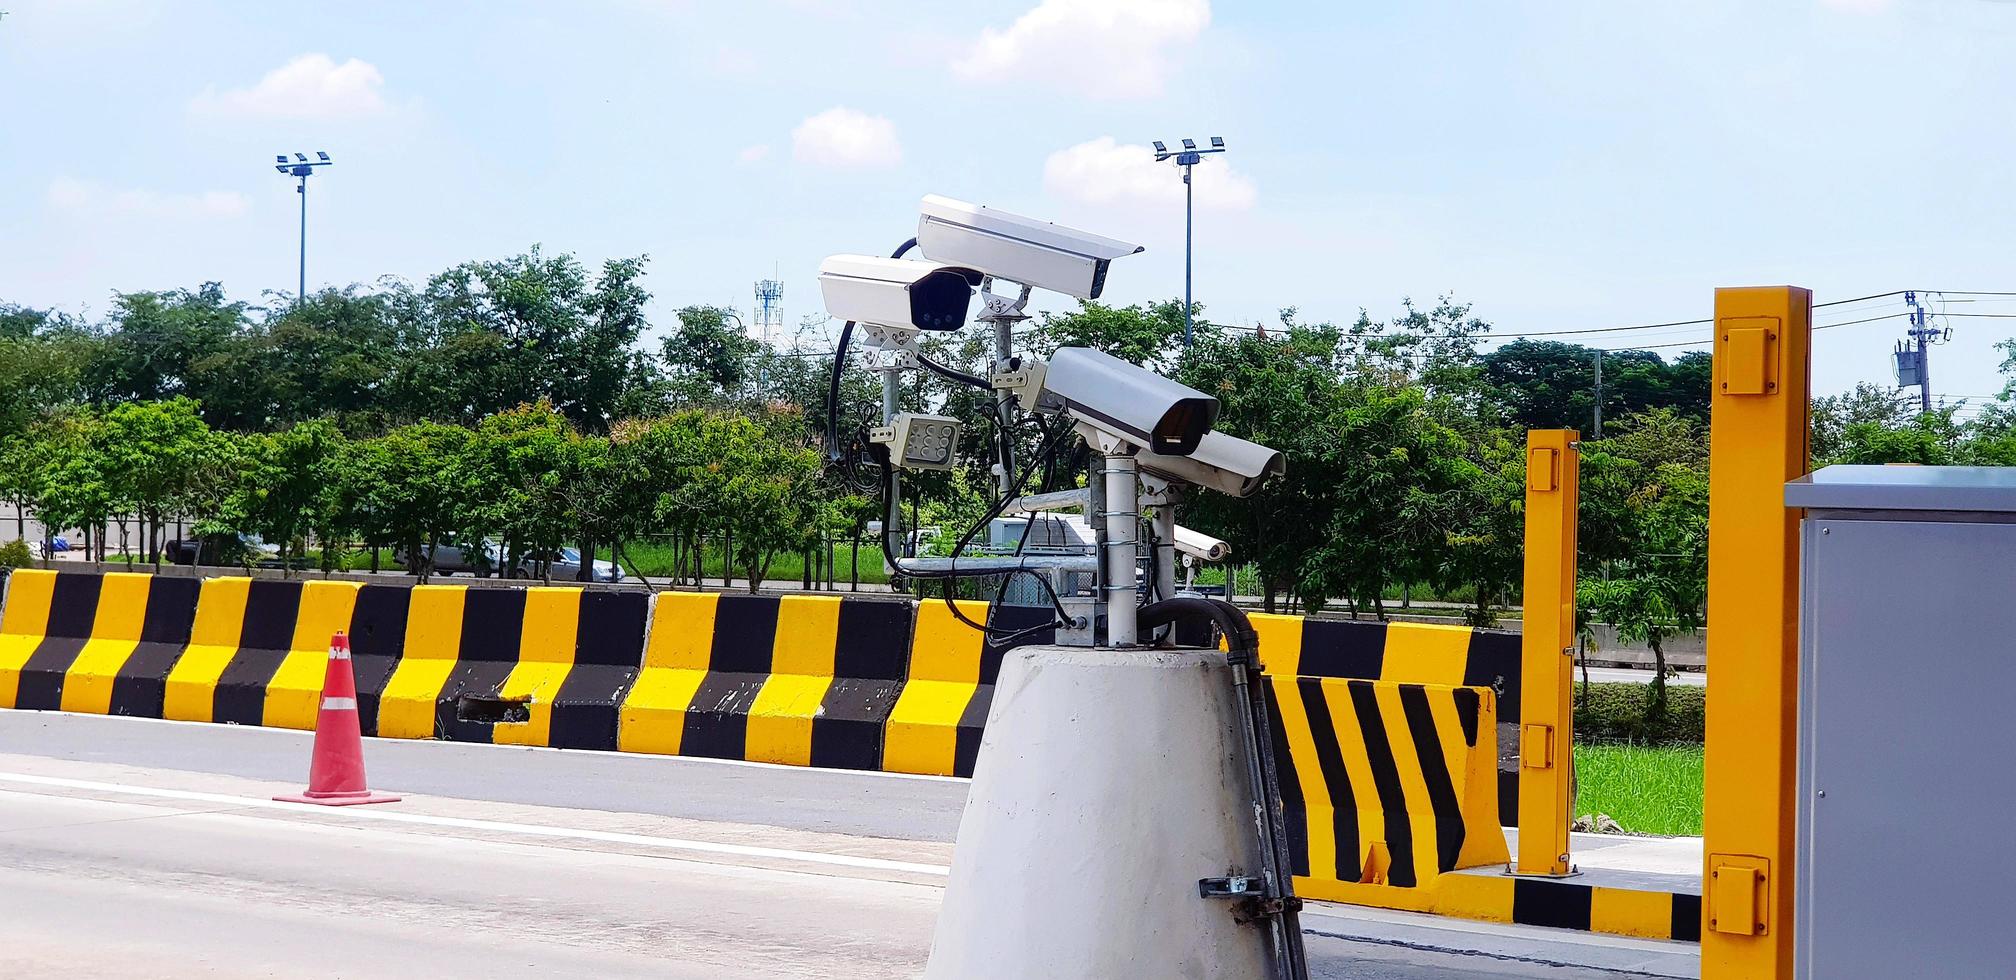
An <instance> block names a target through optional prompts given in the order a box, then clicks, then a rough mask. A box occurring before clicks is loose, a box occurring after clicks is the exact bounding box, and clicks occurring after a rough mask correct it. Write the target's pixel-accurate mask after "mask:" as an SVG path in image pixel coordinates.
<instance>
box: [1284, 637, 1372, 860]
mask: <svg viewBox="0 0 2016 980" xmlns="http://www.w3.org/2000/svg"><path fill="white" fill-rule="evenodd" d="M1262 649H1265V646H1264V645H1263V646H1262ZM1268 681H1269V682H1270V683H1272V684H1273V685H1274V697H1275V700H1276V702H1277V703H1278V704H1279V705H1280V706H1281V730H1282V732H1283V733H1284V734H1286V735H1287V737H1288V758H1289V759H1290V760H1292V761H1293V762H1294V764H1295V781H1296V782H1297V783H1300V784H1301V786H1302V805H1303V809H1304V810H1305V811H1307V813H1308V821H1309V870H1310V872H1311V873H1312V874H1314V875H1316V876H1317V877H1319V878H1330V877H1334V876H1335V875H1336V868H1337V846H1338V845H1337V822H1336V816H1337V806H1336V799H1335V798H1334V797H1332V796H1331V795H1330V787H1329V785H1328V784H1327V783H1325V782H1324V780H1323V764H1322V761H1321V758H1320V757H1319V756H1318V755H1317V752H1316V739H1317V738H1326V739H1334V738H1336V737H1337V732H1336V729H1335V726H1332V727H1331V729H1330V730H1328V731H1324V732H1320V733H1319V732H1317V731H1316V730H1315V728H1314V726H1313V723H1311V722H1310V721H1309V707H1308V705H1306V704H1304V703H1303V701H1302V689H1301V688H1300V687H1298V686H1297V685H1296V678H1294V677H1269V678H1268ZM1325 703H1326V705H1327V703H1328V700H1327V699H1326V700H1325ZM1352 843H1353V846H1355V843H1356V842H1352Z"/></svg>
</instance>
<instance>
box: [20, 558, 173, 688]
mask: <svg viewBox="0 0 2016 980" xmlns="http://www.w3.org/2000/svg"><path fill="white" fill-rule="evenodd" d="M196 586H197V583H196V582H195V581H194V580H192V579H183V578H167V577H156V576H153V575H146V574H137V573H114V574H110V575H103V576H100V575H88V574H67V575H58V574H57V573H55V572H51V571H44V570H40V569H21V570H18V571H16V572H14V573H13V574H12V575H11V576H10V577H9V581H8V593H7V607H6V612H5V615H4V618H0V707H6V708H32V709H37V710H43V711H57V710H61V711H77V712H87V713H91V714H101V715H103V714H114V715H137V716H140V717H146V718H158V717H160V716H161V701H162V691H163V686H164V684H165V682H166V680H167V677H168V671H169V668H171V667H172V666H174V663H175V660H176V658H177V657H179V656H180V655H181V653H182V648H183V647H184V646H186V645H187V644H188V642H189V630H190V626H191V624H192V623H193V621H194V619H195V615H196Z"/></svg>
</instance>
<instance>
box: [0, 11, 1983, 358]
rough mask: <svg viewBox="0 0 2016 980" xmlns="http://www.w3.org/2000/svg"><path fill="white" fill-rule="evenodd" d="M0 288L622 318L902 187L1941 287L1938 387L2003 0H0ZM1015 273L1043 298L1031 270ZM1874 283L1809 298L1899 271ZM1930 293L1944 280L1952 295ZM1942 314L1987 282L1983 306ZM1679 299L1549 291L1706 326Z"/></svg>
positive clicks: (1597, 279)
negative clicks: (623, 273) (627, 276)
mask: <svg viewBox="0 0 2016 980" xmlns="http://www.w3.org/2000/svg"><path fill="white" fill-rule="evenodd" d="M0 10H5V11H6V13H5V15H4V16H0V303H6V302H12V303H24V304H28V305H33V306H54V307H58V308H61V309H66V310H70V311H73V312H84V313H87V314H93V315H96V314H102V313H103V311H104V310H105V309H106V307H107V306H108V304H109V300H110V297H111V296H112V294H113V293H114V292H116V291H130V290H144V289H168V288H178V287H193V286H195V285H196V284H198V283H201V282H203V281H206V280H216V281H221V282H222V283H224V285H225V287H226V289H227V290H229V291H230V292H231V294H232V295H234V296H236V297H239V298H245V299H254V300H256V299H258V298H259V297H260V295H261V294H262V293H263V292H264V291H266V290H279V291H284V292H290V293H291V291H292V290H293V289H294V282H295V274H296V267H295V262H296V248H297V244H298V239H297V236H298V234H299V227H298V224H297V223H298V221H299V220H300V219H299V212H298V210H297V208H298V206H299V205H298V201H299V199H298V198H297V197H296V195H295V192H294V186H293V182H292V181H291V180H289V179H287V178H284V177H282V176H281V175H279V174H277V173H275V172H274V171H273V169H272V159H273V155H274V154H276V153H280V152H288V153H292V152H295V151H305V152H308V153H309V154H311V155H312V154H313V153H314V152H315V151H317V150H326V151H328V152H329V153H330V154H331V156H332V157H333V158H334V160H335V161H336V162H335V164H334V166H332V167H330V168H328V170H327V171H326V172H324V173H321V174H319V175H317V176H316V177H315V178H313V180H312V187H311V188H310V195H309V202H308V205H309V214H308V276H309V284H310V288H316V287H318V286H321V285H325V284H334V285H344V284H349V283H371V282H375V281H377V280H378V279H379V278H380V277H381V276H387V275H393V276H400V277H404V278H407V279H410V280H415V281H421V280H424V279H425V278H426V277H427V276H429V275H431V274H433V273H435V272H438V271H440V270H442V269H444V268H447V267H449V266H451V265H454V264H456V263H458V262H462V261H466V260H470V259H478V258H500V257H504V256H507V255H512V254H516V253H518V252H521V251H523V250H525V249H526V248H528V247H529V246H531V245H533V244H535V243H536V244H541V245H542V246H543V247H544V248H545V249H547V250H548V251H568V252H572V253H575V254H576V255H578V256H580V257H581V258H582V259H583V260H584V261H586V262H588V263H590V264H595V263H599V262H601V261H602V260H604V259H607V258H612V257H621V256H629V255H636V254H648V255H649V256H650V264H649V275H648V278H647V281H646V285H647V286H648V288H649V289H651V290H652V292H653V293H654V294H655V296H656V300H655V301H654V308H653V312H654V319H656V320H657V321H658V322H660V323H661V324H663V323H669V322H670V321H671V320H672V317H671V312H672V311H673V310H675V309H677V308H679V307H681V306H684V305H687V304H691V303H713V304H724V305H730V306H733V307H735V308H737V309H739V310H741V311H744V312H745V313H746V312H747V311H748V309H749V307H750V305H751V302H752V299H751V288H752V283H753V282H754V281H755V280H757V279H763V278H770V277H772V276H773V275H774V276H776V277H777V278H779V279H781V280H782V281H783V283H784V300H783V301H784V312H785V320H786V323H787V324H792V325H795V324H797V323H798V322H799V321H800V319H801V318H803V317H806V316H808V315H819V314H821V312H822V311H821V309H820V305H819V302H818V293H817V288H816V278H815V273H816V270H817V267H818V264H819V261H820V259H821V258H823V257H824V256H826V255H828V254H832V253H836V252H865V253H880V252H886V251H887V250H889V249H891V248H893V247H894V246H896V245H897V244H899V243H901V242H902V241H903V240H904V239H905V238H907V237H909V236H910V235H911V234H913V233H914V230H915V225H916V217H917V203H918V199H919V198H921V197H922V196H923V195H924V194H927V193H937V194H944V195H947V196H951V197H957V198H962V199H965V200H971V201H976V202H980V203H985V204H988V205H991V206H994V207H999V208H1005V209H1008V210H1012V211H1017V212H1021V213H1024V214H1028V215H1031V216H1034V217H1040V218H1043V219H1045V220H1053V221H1057V222H1060V223H1063V224H1068V225H1073V226H1076V227H1080V228H1084V229H1086V230H1089V231H1095V232H1098V233H1101V234H1104V235H1108V236H1112V237H1117V238H1121V239H1125V240H1130V241H1135V242H1139V243H1141V244H1143V245H1145V246H1146V247H1147V251H1145V252H1144V253H1142V254H1140V255H1138V256H1134V257H1129V258H1125V259H1122V260H1119V261H1117V262H1116V263H1115V264H1114V267H1113V271H1112V273H1111V275H1110V278H1109V285H1108V291H1107V296H1106V299H1107V300H1109V301H1114V302H1120V303H1132V302H1146V301H1152V300H1158V299H1166V298H1169V297H1173V296H1179V295H1180V294H1181V292H1182V288H1183V252H1184V249H1183V198H1182V193H1183V187H1182V183H1181V181H1180V178H1179V177H1178V175H1177V173H1176V172H1175V171H1174V170H1173V168H1171V167H1170V166H1168V165H1166V164H1162V165H1158V164H1156V163H1154V162H1153V160H1152V158H1151V155H1150V152H1149V150H1148V148H1147V144H1148V143H1149V141H1151V140H1156V139H1161V140H1165V141H1172V142H1173V141H1174V140H1176V139H1179V138H1181V137H1184V136H1189V137H1194V138H1197V139H1198V140H1200V142H1201V141H1202V140H1204V139H1205V138H1207V137H1210V136H1223V137H1224V138H1225V139H1226V141H1227V144H1228V146H1229V147H1230V150H1229V152H1227V153H1226V154H1224V155H1223V156H1222V157H1216V158H1209V159H1207V162H1206V163H1204V164H1203V165H1202V166H1201V167H1199V168H1198V171H1197V211H1196V235H1197V242H1196V258H1195V261H1196V297H1197V301H1198V302H1199V303H1201V304H1203V305H1204V306H1205V307H1207V309H1208V316H1209V317H1210V318H1211V319H1214V320H1217V321H1219V322H1226V323H1237V324H1242V325H1248V326H1250V325H1253V324H1256V323H1268V324H1273V323H1276V322H1278V316H1279V313H1280V311H1281V310H1282V309H1283V308H1285V307H1295V308H1297V309H1298V310H1299V318H1300V319H1301V320H1303V321H1304V322H1314V321H1320V320H1332V321H1336V322H1349V321H1351V320H1353V319H1355V318H1356V317H1357V315H1358V312H1359V310H1361V309H1363V310H1366V311H1368V312H1369V313H1370V314H1371V315H1372V316H1373V317H1374V318H1375V319H1384V318H1386V317H1389V316H1392V315H1394V314H1395V313H1396V312H1397V311H1398V309H1399V305H1400V301H1401V300H1402V298H1405V297H1411V298H1413V299H1414V300H1416V301H1417V302H1424V303H1425V302H1432V301H1433V300H1434V299H1435V298H1436V297H1437V296H1440V295H1444V294H1447V295H1451V296H1453V297H1455V298H1457V299H1459V300H1461V301H1464V302H1468V303H1471V304H1474V311H1475V313H1476V314H1477V315H1478V316H1481V317H1483V318H1484V319H1486V320H1488V321H1490V322H1491V323H1492V324H1494V326H1495V328H1496V330H1497V332H1499V333H1500V334H1516V333H1520V332H1540V331H1555V330H1576V329H1588V328H1608V327H1616V326H1625V325H1636V324H1647V323H1665V322H1671V321H1686V320H1694V319H1698V318H1702V317H1707V316H1709V315H1710V313H1711V310H1712V299H1713V290H1714V288H1715V287H1717V286H1732V285H1760V284H1779V283H1791V284H1795V285H1802V286H1807V287H1810V288H1811V289H1813V290H1814V298H1815V301H1816V302H1819V303H1830V302H1835V301H1839V300H1848V299H1853V298H1855V297H1860V296H1866V295H1870V294H1878V293H1887V292H1890V291H1893V290H1902V289H1918V290H1928V291H1935V290H1936V291H1946V294H1945V296H1944V297H1943V302H1939V301H1937V300H1938V299H1939V298H1938V297H1933V298H1932V299H1933V300H1934V302H1932V304H1931V305H1932V307H1933V308H1934V309H1935V310H1943V311H1944V312H1945V313H1946V314H1948V315H1947V316H1946V317H1945V318H1944V319H1941V320H1939V321H1938V322H1939V324H1940V325H1942V326H1950V327H1951V328H1952V332H1953V338H1952V341H1951V342H1950V343H1948V344H1946V345H1943V346H1940V347H1937V348H1935V350H1934V352H1933V355H1932V376H1933V388H1934V390H1935V392H1937V393H1939V394H1941V395H1944V396H1949V397H1952V398H1958V397H1960V396H1968V395H1972V396H1982V395H1989V394H1992V393H1994V392H1997V391H1999V390H2000V389H2001V387H2002V382H2003V379H2002V377H2001V375H2000V374H1999V373H1998V367H1999V365H2000V363H2001V360H2002V356H2001V354H2000V353H1999V352H1998V351H1997V350H1995V349H1994V346H1993V345H1994V343H1995V342H1996V341H1998V340H2002V339H2005V338H2008V337H2011V336H2016V295H2011V296H2001V297H1997V296H1988V295H1963V294H1962V292H1961V291H1972V292H1976V293H1992V292H2010V293H2012V294H2016V264H2012V262H2011V261H2010V259H2011V257H2012V255H2016V196H2012V194H2011V187H2010V183H2011V174H2012V166H2016V127H2012V126H2011V125H2010V124H2009V123H2010V118H2011V106H2012V105H2016V58H2011V57H2009V52H2011V51H2012V50H2016V3H2012V2H2002V0H1686V2H1678V3H1656V4H1655V3H1617V2H1614V0H1586V2H1585V0H1541V2H1516V0H1502V2H1479V0H1466V2H1436V0H1422V2H1406V3H1401V2H1393V3H1372V2H1364V3H1334V2H1313V0H1311V2H1284V0H1216V2H1212V0H964V2H960V3H942V2H938V3H932V2H921V0H919V2H913V0H883V2H875V0H732V2H731V0H569V2H560V3H554V2H548V3H526V2H512V0H496V2H482V3H477V2H464V3H410V2H408V3H370V2H350V3H342V4H273V3H249V2H203V0H177V2H169V0H0ZM1033 305H1034V306H1035V307H1036V308H1039V309H1049V310H1064V309H1068V308H1070V306H1071V305H1072V304H1071V301H1069V300H1068V299H1065V298H1064V297H1061V296H1056V295H1054V294H1053V295H1044V294H1039V297H1038V299H1037V300H1036V302H1035V303H1034V304H1033ZM1903 311H1904V305H1903V300H1902V298H1901V297H1897V296H1887V297H1883V298H1881V299H1877V300H1868V301H1863V302H1859V303H1843V304H1837V305H1833V306H1826V307H1822V308H1820V309H1819V310H1817V311H1816V322H1818V323H1820V324H1823V325H1824V324H1830V323H1836V322H1845V321H1849V320H1861V319H1864V318H1867V317H1874V316H1881V315H1884V314H1901V313H1902V312H1903ZM1959 314H1972V315H1967V316H1962V315H1959ZM1978 314H2005V315H2011V316H2008V317H2007V318H2004V317H2003V316H1981V315H1978ZM1905 328H1906V324H1905V322H1904V320H1903V319H1902V318H1901V317H1898V316H1891V317H1889V318H1887V319H1881V320H1876V321H1874V322H1869V323H1860V324H1850V325H1848V326H1843V327H1840V328H1838V329H1830V330H1827V331H1826V332H1824V333H1820V334H1817V335H1816V340H1815V355H1814V358H1815V363H1814V388H1815V390H1816V393H1829V392H1835V391H1840V390H1844V389H1846V388H1849V387H1851V386H1852V385H1853V384H1854V383H1856V382H1857V381H1871V382H1877V383H1881V384H1885V385H1888V384H1890V383H1891V376H1890V363H1889V351H1890V349H1891V346H1892V344H1893V343H1894V342H1895V340H1897V339H1898V338H1901V337H1902V336H1903V333H1904V330H1905ZM1707 333H1708V331H1707V327H1706V326H1705V325H1700V324H1694V325H1687V326H1681V327H1672V328H1664V329H1660V330H1645V331H1625V332H1617V333H1606V334H1589V335H1573V336H1568V337H1564V338H1562V339H1567V340H1580V341H1582V342H1585V343H1590V344H1592V345H1595V346H1604V347H1632V346H1653V345H1657V346H1659V347H1660V350H1659V352H1660V353H1661V354H1663V355H1669V356H1670V355H1673V354H1677V353H1681V352H1683V351H1684V350H1686V349H1688V348H1686V347H1684V346H1683V347H1668V346H1666V345H1672V344H1686V343H1688V342H1691V341H1696V340H1699V341H1702V342H1703V345H1704V346H1705V340H1706V336H1707Z"/></svg>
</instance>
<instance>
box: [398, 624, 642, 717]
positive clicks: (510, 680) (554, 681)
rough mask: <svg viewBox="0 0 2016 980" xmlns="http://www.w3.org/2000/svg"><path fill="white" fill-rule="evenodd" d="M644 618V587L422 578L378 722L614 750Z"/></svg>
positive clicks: (635, 664) (638, 654)
mask: <svg viewBox="0 0 2016 980" xmlns="http://www.w3.org/2000/svg"><path fill="white" fill-rule="evenodd" d="M645 615H646V601H645V596H643V595H642V594H640V593H635V592H587V591H586V590H583V589H579V588H528V589H491V588H471V587H469V586H465V585H429V586H415V587H413V588H412V590H411V598H410V601H409V606H408V608H407V611H406V620H405V630H404V635H405V640H404V646H403V648H402V651H401V655H400V657H399V659H398V662H397V666H396V668H395V669H394V670H393V671H392V674H391V676H390V678H389V679H388V680H387V681H386V682H385V685H384V688H383V690H382V691H381V692H380V693H379V694H378V696H377V698H376V699H375V700H376V701H377V712H376V717H375V718H374V719H373V722H374V726H373V728H372V729H371V730H372V731H374V733H375V734H377V735H380V736H385V737H389V738H434V737H440V738H447V739H451V740H454V741H463V742H495V743H497V744H500V745H538V746H550V747H553V748H570V749H613V748H615V747H616V706H617V705H618V704H619V703H620V702H621V699H622V697H623V695H624V693H625V692H626V691H627V690H628V689H629V687H630V684H631V682H632V680H633V679H634V678H635V677H636V674H637V663H638V659H639V656H640V654H641V652H642V650H643V646H644V628H645Z"/></svg>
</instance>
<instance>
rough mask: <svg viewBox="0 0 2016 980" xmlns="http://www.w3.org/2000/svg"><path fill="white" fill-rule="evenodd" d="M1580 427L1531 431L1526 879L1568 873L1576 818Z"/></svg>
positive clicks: (1522, 756)
mask: <svg viewBox="0 0 2016 980" xmlns="http://www.w3.org/2000/svg"><path fill="white" fill-rule="evenodd" d="M1580 438H1581V435H1580V434H1579V433H1577V432H1576V431H1575V430H1573V429H1534V430H1533V431H1531V432H1528V433H1526V590H1525V606H1526V622H1525V627H1524V630H1525V632H1524V637H1523V639H1522V640H1521V645H1520V661H1521V665H1520V674H1521V678H1520V680H1521V683H1520V692H1521V693H1520V696H1519V855H1518V860H1517V862H1516V863H1515V864H1514V865H1513V867H1512V870H1513V872H1514V873H1516V874H1522V875H1556V876H1558V875H1567V874H1570V873H1572V870H1573V869H1571V868H1570V867H1569V865H1568V825H1569V823H1570V822H1572V821H1573V820H1574V819H1575V811H1574V806H1575V799H1574V795H1573V793H1572V792H1571V789H1572V787H1571V778H1570V773H1571V772H1572V770H1571V769H1570V764H1571V762H1572V761H1573V746H1574V742H1575V739H1574V732H1575V704H1574V683H1575V680H1574V678H1575V671H1574V666H1575V658H1574V656H1573V654H1574V650H1575V503H1576V499H1577V497H1578V495H1579V491H1578V487H1579V485H1580V483H1581V471H1582V465H1581V457H1580V455H1579V454H1578V453H1577V452H1576V449H1575V445H1576V440H1577V439H1580Z"/></svg>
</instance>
